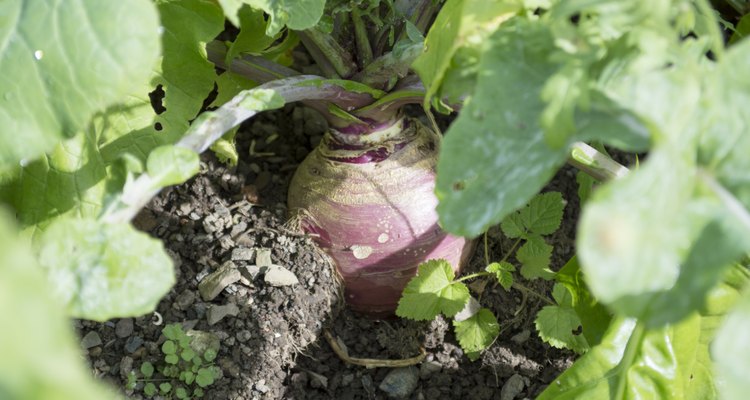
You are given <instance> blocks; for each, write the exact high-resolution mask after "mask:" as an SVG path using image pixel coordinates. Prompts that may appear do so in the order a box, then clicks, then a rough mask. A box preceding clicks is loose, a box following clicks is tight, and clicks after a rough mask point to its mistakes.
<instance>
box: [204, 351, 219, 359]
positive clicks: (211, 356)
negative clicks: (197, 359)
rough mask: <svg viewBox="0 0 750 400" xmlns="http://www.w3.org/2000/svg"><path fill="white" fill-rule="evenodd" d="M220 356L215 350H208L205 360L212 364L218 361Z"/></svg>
mask: <svg viewBox="0 0 750 400" xmlns="http://www.w3.org/2000/svg"><path fill="white" fill-rule="evenodd" d="M217 355H218V352H217V351H216V350H214V349H208V350H206V352H205V353H203V359H204V360H206V361H207V362H211V361H213V360H215V359H216V356H217Z"/></svg>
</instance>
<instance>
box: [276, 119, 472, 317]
mask: <svg viewBox="0 0 750 400" xmlns="http://www.w3.org/2000/svg"><path fill="white" fill-rule="evenodd" d="M439 140H440V137H439V136H438V135H437V134H436V133H434V132H433V131H432V130H430V129H428V128H427V127H425V126H424V125H422V124H421V123H420V122H419V121H417V120H411V119H409V120H407V119H403V118H401V119H398V120H396V121H389V122H388V123H381V124H376V123H372V124H369V125H368V126H363V125H353V126H351V127H349V128H347V129H340V130H333V129H332V130H330V131H329V132H328V133H327V134H326V135H325V137H324V138H323V140H322V141H321V144H320V145H319V146H318V147H317V148H316V149H315V150H313V152H312V153H310V155H308V157H307V158H306V159H305V161H304V162H303V163H302V164H301V165H300V167H299V168H298V170H297V172H296V174H295V175H294V178H293V179H292V182H291V186H290V188H289V199H288V200H289V209H290V211H291V212H292V213H294V214H295V215H296V216H297V217H299V219H300V222H301V223H302V227H303V229H304V230H305V231H307V232H308V233H311V234H314V237H315V238H316V240H317V242H318V244H319V245H320V246H321V247H322V248H323V249H324V250H325V251H326V252H327V253H328V254H329V255H330V256H331V257H332V258H333V260H334V262H335V264H336V266H337V269H338V271H339V273H340V275H341V277H342V278H343V282H344V286H345V297H346V301H347V303H348V304H349V305H350V306H351V308H352V309H354V310H355V311H359V312H363V313H367V314H370V315H373V316H386V315H388V314H392V313H393V312H394V310H395V309H396V306H397V303H398V299H399V298H400V297H401V292H402V291H403V289H404V287H405V286H406V283H407V282H408V281H409V280H410V279H411V278H412V277H413V276H414V275H415V274H416V271H417V266H418V265H419V264H420V263H422V262H424V261H426V260H429V259H437V258H443V259H446V260H448V261H449V262H450V263H451V265H452V266H453V268H454V269H455V270H456V271H458V270H459V269H460V267H461V266H462V264H463V263H464V262H465V261H466V259H467V258H468V256H469V253H470V247H471V241H469V240H467V239H465V238H460V237H455V236H452V235H449V234H447V233H446V232H444V231H443V230H442V229H441V228H440V226H439V225H438V216H437V213H436V211H435V206H436V205H437V198H436V197H435V194H434V188H435V164H436V161H437V149H438V144H439Z"/></svg>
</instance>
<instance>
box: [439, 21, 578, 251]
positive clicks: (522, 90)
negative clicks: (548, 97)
mask: <svg viewBox="0 0 750 400" xmlns="http://www.w3.org/2000/svg"><path fill="white" fill-rule="evenodd" d="M552 43H553V41H552V38H551V37H550V33H549V31H547V30H546V29H544V28H543V27H540V26H538V25H535V24H531V23H523V22H518V23H514V24H506V25H504V26H503V29H500V30H498V31H497V32H496V33H495V34H493V35H492V36H491V37H490V38H488V40H487V47H488V49H487V51H485V52H484V53H483V54H482V59H481V62H480V64H479V76H478V80H477V86H476V91H475V93H474V95H473V97H472V98H471V101H470V102H469V103H468V105H466V107H465V108H464V109H463V110H462V111H461V114H460V116H459V117H458V119H456V121H455V122H454V123H453V124H452V125H451V127H450V129H449V130H448V132H447V133H446V136H445V140H444V141H443V143H442V145H441V148H440V155H439V158H438V166H437V171H438V177H437V187H436V190H435V191H436V194H437V196H438V199H439V204H438V213H439V215H440V221H441V225H442V226H443V227H445V229H446V230H448V231H449V232H451V233H454V234H458V235H461V236H476V235H478V234H480V233H481V232H483V231H485V230H486V229H487V228H488V227H489V226H491V225H494V224H497V223H498V222H500V221H501V220H502V219H503V218H505V217H506V216H507V215H508V214H510V213H511V212H513V211H515V210H517V209H519V208H521V207H522V206H523V205H525V204H526V203H527V202H528V201H529V200H531V198H532V196H533V195H535V194H536V193H538V192H539V190H540V189H541V188H542V187H543V186H544V184H545V183H546V182H547V181H548V180H549V179H550V178H551V177H552V176H553V175H554V173H555V171H556V170H557V168H558V167H560V166H561V165H562V164H563V163H564V162H565V159H566V157H567V154H566V151H565V149H564V148H562V149H553V148H551V147H549V146H548V145H547V144H546V143H545V141H544V133H543V131H542V128H541V126H540V125H539V118H538V116H539V113H540V112H541V110H542V108H543V107H544V105H543V103H542V101H541V99H540V97H539V93H540V91H541V87H542V86H543V85H544V82H545V78H546V77H547V76H549V75H550V74H551V73H552V71H554V66H553V65H551V64H549V63H548V62H547V59H548V55H549V52H550V51H551V50H552ZM498 88H502V90H498ZM497 110H503V112H497Z"/></svg>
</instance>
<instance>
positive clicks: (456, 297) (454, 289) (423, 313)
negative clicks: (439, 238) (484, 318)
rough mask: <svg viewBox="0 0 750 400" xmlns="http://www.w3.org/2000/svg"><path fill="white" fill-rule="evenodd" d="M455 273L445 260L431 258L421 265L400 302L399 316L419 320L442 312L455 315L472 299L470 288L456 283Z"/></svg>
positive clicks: (449, 315)
mask: <svg viewBox="0 0 750 400" xmlns="http://www.w3.org/2000/svg"><path fill="white" fill-rule="evenodd" d="M454 279H455V274H454V272H453V268H452V267H451V265H450V263H448V262H447V261H445V260H430V261H427V262H425V263H422V264H420V265H419V269H418V272H417V276H415V277H414V278H412V279H411V280H410V281H409V283H408V284H407V285H406V288H405V289H404V292H403V295H402V296H401V299H400V300H399V302H398V308H397V309H396V315H398V316H399V317H404V318H410V319H414V320H417V321H424V320H431V319H434V318H435V317H436V316H437V315H438V314H439V313H441V312H442V313H443V314H445V315H446V316H448V317H452V316H453V315H455V314H456V313H457V312H459V311H461V309H463V307H464V305H465V304H466V302H467V301H468V300H469V297H470V295H469V289H468V288H467V287H466V285H464V284H463V283H460V282H453V280H454Z"/></svg>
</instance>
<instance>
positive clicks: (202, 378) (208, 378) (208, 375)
mask: <svg viewBox="0 0 750 400" xmlns="http://www.w3.org/2000/svg"><path fill="white" fill-rule="evenodd" d="M195 383H197V384H198V386H200V387H202V388H204V387H206V386H209V385H212V384H213V383H214V374H213V373H212V372H211V370H210V369H208V368H201V369H199V370H198V374H197V375H196V376H195Z"/></svg>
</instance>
